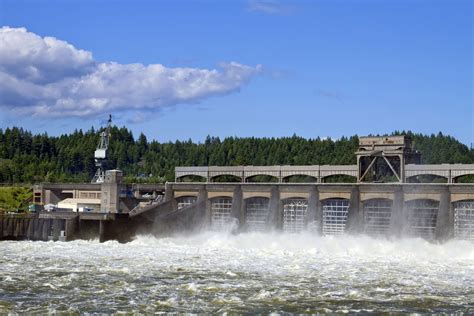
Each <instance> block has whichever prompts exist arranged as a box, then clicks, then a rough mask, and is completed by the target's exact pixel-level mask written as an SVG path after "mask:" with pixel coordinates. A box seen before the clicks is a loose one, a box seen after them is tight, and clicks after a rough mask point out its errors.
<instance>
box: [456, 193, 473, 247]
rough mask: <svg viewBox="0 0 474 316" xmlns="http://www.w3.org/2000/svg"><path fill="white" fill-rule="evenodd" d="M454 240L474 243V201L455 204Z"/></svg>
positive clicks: (462, 201) (469, 200)
mask: <svg viewBox="0 0 474 316" xmlns="http://www.w3.org/2000/svg"><path fill="white" fill-rule="evenodd" d="M453 210H454V238H456V239H463V240H470V241H471V242H474V199H468V200H460V201H456V202H453Z"/></svg>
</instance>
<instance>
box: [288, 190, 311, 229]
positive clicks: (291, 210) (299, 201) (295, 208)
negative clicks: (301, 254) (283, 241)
mask: <svg viewBox="0 0 474 316" xmlns="http://www.w3.org/2000/svg"><path fill="white" fill-rule="evenodd" d="M281 202H282V217H283V232H285V233H299V232H301V231H303V230H304V229H305V228H306V217H307V214H308V199H307V198H305V197H300V196H295V197H289V198H286V199H284V200H282V201H281Z"/></svg>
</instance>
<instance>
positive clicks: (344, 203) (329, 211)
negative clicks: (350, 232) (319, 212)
mask: <svg viewBox="0 0 474 316" xmlns="http://www.w3.org/2000/svg"><path fill="white" fill-rule="evenodd" d="M322 206H323V235H342V234H344V232H345V231H346V223H347V214H348V211H349V200H347V199H328V200H325V201H323V203H322Z"/></svg>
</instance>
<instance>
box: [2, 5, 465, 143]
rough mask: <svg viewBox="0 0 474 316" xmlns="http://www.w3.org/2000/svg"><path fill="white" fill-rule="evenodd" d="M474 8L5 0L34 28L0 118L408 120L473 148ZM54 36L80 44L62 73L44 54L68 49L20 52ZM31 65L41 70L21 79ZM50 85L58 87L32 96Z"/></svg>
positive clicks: (325, 126)
mask: <svg viewBox="0 0 474 316" xmlns="http://www.w3.org/2000/svg"><path fill="white" fill-rule="evenodd" d="M472 13H473V2H472V1H461V0H458V1H456V0H454V1H436V0H434V1H427V0H423V1H421V0H420V1H416V0H413V1H408V0H406V1H403V0H401V1H389V0H387V1H375V0H372V1H369V0H367V1H363V0H360V1H356V0H352V1H337V0H336V1H329V0H328V1H323V0H320V1H293V2H283V1H257V0H255V1H84V0H81V1H73V0H70V1H21V0H15V1H6V0H0V22H1V23H0V24H1V26H8V27H9V28H10V30H12V29H17V28H25V29H26V30H25V32H22V33H21V32H20V33H21V34H20V33H18V34H19V35H21V36H22V37H21V40H18V41H12V40H10V39H11V35H12V34H13V32H7V33H5V34H7V35H5V36H10V37H8V38H7V40H8V41H4V42H3V46H4V47H3V48H4V49H3V50H4V52H3V54H4V55H0V56H6V57H3V60H8V63H7V62H4V64H3V65H2V61H1V60H0V73H1V71H3V72H5V73H6V76H7V75H8V76H9V77H0V80H4V82H3V86H7V88H4V89H3V90H0V93H3V95H2V94H0V111H1V112H0V114H1V116H0V125H1V126H2V127H6V126H14V125H16V126H22V127H24V128H27V129H29V130H32V131H33V132H47V133H48V134H51V135H58V134H61V133H64V132H70V131H73V130H74V129H75V128H83V129H88V128H90V127H91V126H95V127H99V126H100V124H101V123H103V122H104V121H105V119H106V117H107V114H108V113H112V115H113V116H114V121H115V123H116V124H117V125H125V126H127V127H128V128H130V129H131V130H132V131H133V132H134V134H135V136H138V135H139V133H140V132H142V131H143V132H144V133H145V135H146V136H147V137H148V138H149V139H157V140H159V141H169V140H175V139H182V140H185V139H188V138H191V139H193V140H195V141H202V140H203V139H204V138H205V137H206V135H212V136H219V137H226V136H258V137H260V136H262V137H263V136H267V137H272V136H275V137H278V136H291V135H292V134H294V133H296V134H297V135H300V136H304V137H311V138H313V137H317V136H321V137H327V136H329V137H334V138H337V137H340V136H342V135H347V136H349V135H354V134H358V135H365V134H369V133H373V134H375V133H389V132H392V131H394V130H408V129H409V130H413V131H415V132H422V133H437V132H438V131H442V132H443V133H445V134H450V135H452V136H455V137H456V138H458V139H460V140H461V141H462V142H464V143H465V144H470V143H471V142H474V129H473V121H474V114H473V99H472V89H473V81H472V75H473V71H474V68H473V54H472V40H473V36H472V35H473V33H472V31H473V25H472ZM15 34H16V33H15ZM18 34H17V35H18ZM45 37H54V38H55V39H56V40H57V41H58V43H59V41H61V42H60V43H63V42H67V43H69V44H71V45H73V50H74V56H73V57H70V55H71V54H70V52H67V54H69V55H67V56H69V57H70V58H72V59H67V58H66V59H64V63H62V64H61V63H55V64H54V67H55V68H54V71H55V74H57V75H55V77H54V78H51V76H52V75H51V69H52V68H51V67H53V66H51V65H50V64H48V62H50V63H51V62H54V61H55V60H56V59H54V58H57V56H62V55H54V58H53V59H51V58H50V59H48V58H49V57H48V56H47V57H48V58H46V57H45V58H42V59H41V60H39V59H34V58H33V57H31V56H30V57H31V58H30V57H28V56H27V57H28V58H26V57H25V58H23V59H19V57H18V56H20V55H21V54H20V52H22V51H23V48H24V47H26V46H32V45H30V44H31V43H30V41H36V42H42V41H43V40H44V38H45ZM5 43H9V44H5ZM12 43H13V44H12ZM7 45H13V46H15V45H16V46H17V47H13V48H12V49H10V48H11V47H10V48H9V49H7V48H6V47H5V46H7ZM38 45H39V44H38ZM59 46H61V45H59ZM63 46H64V45H63ZM63 46H61V49H62V50H58V52H59V53H62V52H64V51H65V50H67V49H68V48H64V47H63ZM1 50H2V48H1V47H0V54H2V52H1ZM79 50H82V51H85V52H86V53H81V54H79V53H77V51H79ZM48 52H49V51H46V52H45V54H48ZM59 53H58V54H59ZM76 53H77V54H76ZM87 53H90V54H91V55H87ZM29 54H31V51H30V52H29ZM65 54H66V53H65ZM79 55H80V56H79ZM45 56H46V55H45ZM78 56H79V57H78ZM69 57H68V58H69ZM35 58H36V57H35ZM61 58H62V57H61ZM45 60H46V61H45ZM111 62H114V64H111ZM58 64H60V65H59V66H58ZM129 64H137V65H138V66H129ZM155 64H159V65H162V67H164V68H160V70H159V71H158V72H159V74H157V72H156V68H154V67H148V66H149V65H155ZM32 65H33V66H34V67H36V68H35V70H37V69H39V70H38V71H39V73H40V75H41V76H40V77H35V79H31V77H28V78H27V77H25V76H26V75H24V72H23V70H24V69H30V68H31V67H32ZM71 65H73V66H71ZM111 65H112V66H111ZM2 67H3V68H2ZM28 67H29V68H28ZM61 67H63V68H61ZM81 67H84V69H85V70H83V69H81ZM160 67H161V66H160ZM92 68H93V70H90V69H92ZM104 69H105V70H104ZM163 69H164V70H165V71H164V72H162V70H163ZM182 69H186V70H182ZM213 69H215V71H212V70H213ZM71 73H73V74H72V75H71ZM104 73H105V75H104ZM163 73H166V75H165V74H163ZM168 74H171V75H168ZM58 76H64V78H63V77H60V78H59V77H58ZM83 76H89V77H88V80H89V79H90V82H88V83H87V82H86V83H84V80H83V79H84V77H83ZM111 76H121V79H120V81H119V82H115V81H113V82H111V81H110V77H111ZM170 76H171V77H173V78H176V76H178V77H179V78H184V79H180V80H179V81H178V82H175V81H174V80H175V79H173V80H171V79H170V78H171V77H170ZM66 77H67V78H66ZM91 77H93V78H94V81H92V79H91ZM1 78H3V79H1ZM5 78H9V79H8V80H10V79H11V78H13V79H14V80H13V79H12V81H11V82H15V84H18V86H13V83H12V84H11V85H10V81H9V83H8V84H5V82H6V80H7V79H5ZM25 78H27V79H25ZM38 78H39V79H38ZM58 78H59V79H58ZM71 78H73V81H74V82H73V83H71V82H72V81H71V80H69V79H71ZM63 79H64V80H63ZM21 80H23V81H22V82H21V85H20V83H18V82H20V81H21ZM25 80H26V81H25ZM203 80H204V81H205V84H203ZM25 82H26V83H25ZM66 82H67V83H66ZM97 82H99V83H97ZM144 82H152V83H151V84H145V83H144ZM31 83H33V84H34V88H31V89H32V90H31V91H27V90H28V89H30V87H32V85H31ZM95 83H96V86H95V87H94V84H95ZM141 83H143V84H141ZM50 84H53V85H54V87H55V88H54V89H56V90H57V91H56V90H54V89H53V90H54V94H51V95H48V97H44V98H40V99H39V100H37V98H33V97H31V95H36V94H38V93H46V92H44V91H50V90H51V89H52V88H51V85H50ZM107 84H108V85H109V86H105V87H104V88H103V89H102V90H100V91H99V89H98V88H97V87H98V86H101V87H102V85H107ZM77 85H81V86H80V89H79V90H80V93H79V92H77V93H74V94H73V93H71V92H70V91H71V89H73V87H77ZM135 85H136V90H134V91H138V92H137V93H136V95H135V94H134V95H133V96H131V93H130V91H128V90H127V89H126V88H127V87H133V89H135ZM96 88H97V89H96ZM8 89H10V90H8ZM45 89H46V90H45ZM48 89H49V90H48ZM19 91H20V92H19ZM37 91H41V92H37ZM48 93H49V92H48ZM56 95H60V96H61V98H63V99H64V100H67V102H62V103H60V104H59V103H58V102H56V101H57V100H54V99H53V96H56ZM12 96H13V97H12ZM58 98H60V97H58ZM98 99H100V102H99V101H97V100H98ZM18 100H20V101H21V102H20V101H18ZM54 102H56V103H54ZM33 103H34V104H33ZM53 103H54V104H53ZM49 114H51V115H49Z"/></svg>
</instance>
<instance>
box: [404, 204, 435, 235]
mask: <svg viewBox="0 0 474 316" xmlns="http://www.w3.org/2000/svg"><path fill="white" fill-rule="evenodd" d="M407 207H408V224H409V226H408V229H409V233H410V235H412V236H416V237H423V238H425V239H428V240H433V239H435V231H436V220H437V219H438V209H439V202H438V201H433V200H413V201H409V202H407Z"/></svg>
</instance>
